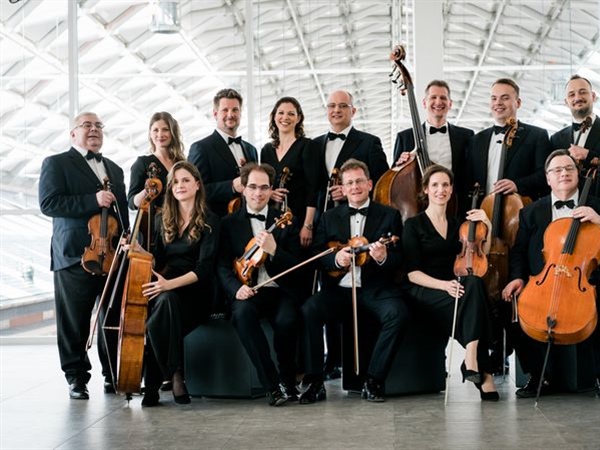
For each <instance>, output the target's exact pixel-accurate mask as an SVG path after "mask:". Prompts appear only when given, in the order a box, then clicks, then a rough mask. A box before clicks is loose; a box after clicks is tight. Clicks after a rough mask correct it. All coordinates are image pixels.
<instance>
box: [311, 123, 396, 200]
mask: <svg viewBox="0 0 600 450" xmlns="http://www.w3.org/2000/svg"><path fill="white" fill-rule="evenodd" d="M312 143H313V147H312V148H313V150H312V151H313V152H316V153H318V154H319V191H321V192H324V191H325V190H326V189H327V183H328V181H329V175H328V174H327V166H326V165H325V148H326V144H327V134H323V135H321V136H319V137H317V138H315V139H313V141H312ZM350 158H354V159H358V160H359V161H362V162H364V163H365V164H366V165H367V167H368V168H369V172H370V174H371V180H373V186H375V184H376V183H377V180H379V178H380V177H381V175H383V174H384V173H385V172H386V171H387V170H388V169H389V168H390V167H389V165H388V163H387V159H386V157H385V153H383V147H382V145H381V139H379V138H378V137H377V136H374V135H372V134H369V133H365V132H364V131H358V130H357V129H356V128H354V127H352V128H351V129H350V132H349V133H348V136H346V140H345V141H344V145H343V146H342V150H341V151H340V154H339V155H338V158H337V160H336V162H335V165H334V167H336V168H338V169H339V168H340V167H341V166H342V164H344V163H345V162H346V161H347V160H348V159H350Z"/></svg>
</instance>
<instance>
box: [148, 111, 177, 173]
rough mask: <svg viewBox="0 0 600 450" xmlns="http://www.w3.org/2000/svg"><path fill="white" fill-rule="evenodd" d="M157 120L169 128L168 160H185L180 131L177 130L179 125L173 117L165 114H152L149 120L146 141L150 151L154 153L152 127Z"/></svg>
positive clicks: (163, 112) (164, 112)
mask: <svg viewBox="0 0 600 450" xmlns="http://www.w3.org/2000/svg"><path fill="white" fill-rule="evenodd" d="M159 120H164V121H165V122H166V124H167V126H168V127H169V132H170V133H171V144H170V145H169V158H170V159H171V161H173V162H178V161H183V160H184V159H185V155H184V153H183V139H182V138H181V130H180V128H179V124H178V123H177V121H176V120H175V119H174V118H173V116H172V115H171V114H170V113H168V112H166V111H161V112H156V113H154V114H152V117H151V118H150V125H149V126H148V140H149V141H150V151H151V152H152V153H154V152H155V151H156V147H155V146H154V142H152V135H151V134H152V125H154V124H155V123H156V122H158V121H159Z"/></svg>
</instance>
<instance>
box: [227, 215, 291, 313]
mask: <svg viewBox="0 0 600 450" xmlns="http://www.w3.org/2000/svg"><path fill="white" fill-rule="evenodd" d="M280 214H281V213H280V212H279V211H276V210H274V209H272V208H270V207H269V214H268V216H267V221H266V228H267V229H268V228H269V227H270V226H271V225H273V223H275V220H276V219H277V218H278V217H279V216H280ZM272 233H273V237H274V238H275V242H277V250H276V251H275V255H274V256H273V257H269V256H267V259H266V260H265V263H264V265H265V269H266V270H267V273H268V274H269V276H271V277H273V276H275V275H277V274H279V273H281V272H283V271H284V270H287V269H289V268H290V267H292V266H294V265H296V264H298V263H299V262H300V260H299V257H298V255H299V254H300V251H301V250H300V249H301V246H300V238H299V230H298V226H297V225H296V224H295V222H294V223H293V224H292V225H288V226H286V227H285V228H278V227H276V228H275V229H274V230H273V231H272ZM253 237H254V235H253V234H252V225H251V224H250V219H249V218H248V217H246V208H245V207H242V208H240V209H238V210H237V211H235V212H234V213H232V214H229V215H227V216H225V217H223V218H222V219H221V239H220V245H219V265H218V275H219V281H220V282H221V286H222V287H223V289H224V291H225V293H226V294H227V298H228V300H229V301H230V302H232V301H234V300H235V294H236V293H237V291H238V290H239V289H240V287H242V282H241V281H240V280H239V279H238V278H237V276H236V274H235V272H234V270H233V261H234V260H235V259H236V258H239V257H240V256H242V255H243V254H244V249H245V247H246V245H247V244H248V242H249V241H250V240H251V239H252V238H253ZM257 276H258V270H255V271H254V273H253V278H254V283H253V284H252V285H254V284H256V277H257ZM275 282H276V283H277V285H278V286H279V287H280V288H281V289H282V290H284V291H285V292H286V294H288V295H289V296H291V297H293V298H297V297H298V284H297V281H296V278H295V277H294V272H291V273H290V274H288V275H285V276H283V277H281V278H279V279H277V280H276V281H275Z"/></svg>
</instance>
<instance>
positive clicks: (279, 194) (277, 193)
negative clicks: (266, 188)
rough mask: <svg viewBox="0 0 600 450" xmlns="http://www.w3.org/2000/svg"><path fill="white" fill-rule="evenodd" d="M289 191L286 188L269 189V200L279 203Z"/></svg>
mask: <svg viewBox="0 0 600 450" xmlns="http://www.w3.org/2000/svg"><path fill="white" fill-rule="evenodd" d="M289 193H290V191H289V190H287V189H286V188H277V189H273V190H272V191H271V200H273V201H275V202H277V203H281V202H283V201H284V200H285V196H286V194H289Z"/></svg>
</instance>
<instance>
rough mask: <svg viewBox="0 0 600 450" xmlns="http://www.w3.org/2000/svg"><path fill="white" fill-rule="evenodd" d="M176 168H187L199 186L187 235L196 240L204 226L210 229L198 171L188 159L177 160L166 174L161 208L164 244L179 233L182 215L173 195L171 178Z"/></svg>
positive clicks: (203, 191)
mask: <svg viewBox="0 0 600 450" xmlns="http://www.w3.org/2000/svg"><path fill="white" fill-rule="evenodd" d="M178 170H187V171H188V172H189V173H190V174H191V175H192V176H193V177H194V179H195V180H196V181H197V182H198V186H199V189H198V191H197V192H196V198H195V200H194V210H193V211H192V217H190V231H189V236H188V237H189V240H190V242H194V241H197V240H198V239H199V238H200V234H201V233H202V231H204V229H205V228H208V229H210V225H208V224H207V223H206V215H207V211H208V206H207V204H206V192H205V190H204V184H202V180H201V178H200V172H199V171H198V169H197V167H196V166H195V165H194V164H192V163H190V162H188V161H179V162H177V163H175V165H173V167H172V168H171V170H170V171H169V175H168V176H167V191H166V192H165V201H164V204H163V208H162V228H163V231H162V232H163V240H164V242H165V243H166V244H170V243H171V242H173V241H174V240H175V238H176V237H177V236H178V235H179V224H180V223H181V222H182V217H181V216H180V213H179V202H178V201H177V199H176V198H175V196H174V195H173V179H174V178H175V173H176V172H177V171H178Z"/></svg>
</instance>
